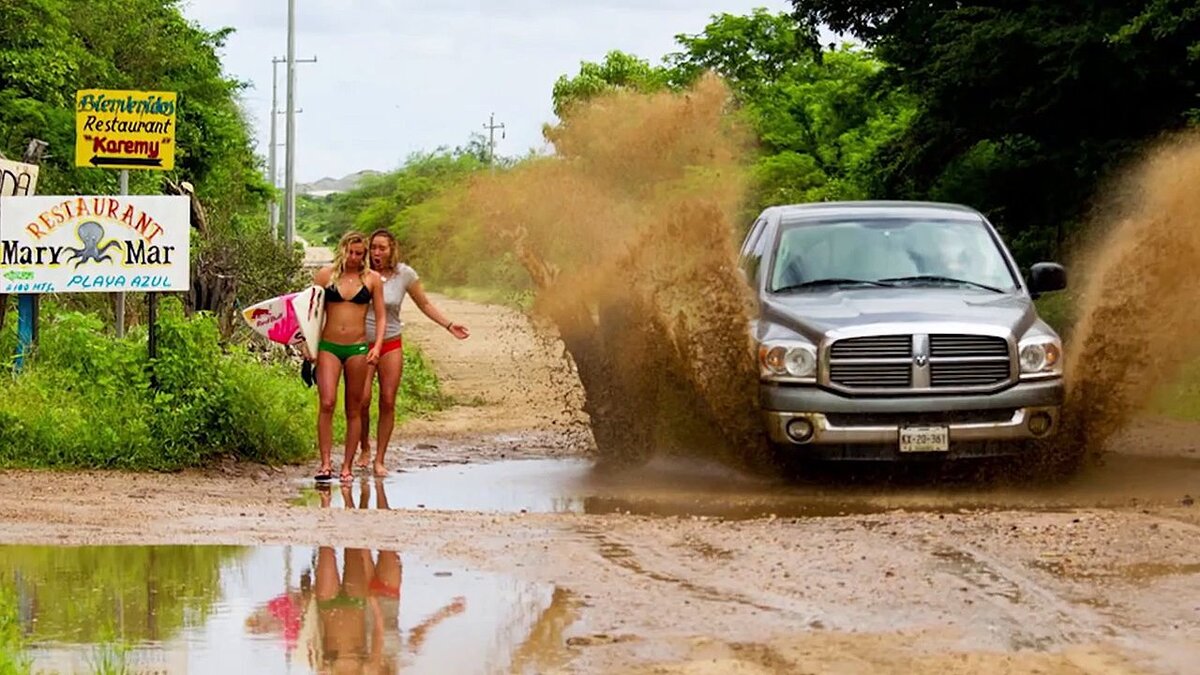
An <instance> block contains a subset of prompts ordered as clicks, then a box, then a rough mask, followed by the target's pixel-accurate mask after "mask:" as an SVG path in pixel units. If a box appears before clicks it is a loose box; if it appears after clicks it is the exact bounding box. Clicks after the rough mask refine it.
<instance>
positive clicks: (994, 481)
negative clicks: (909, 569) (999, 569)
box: [292, 455, 1200, 520]
mask: <svg viewBox="0 0 1200 675" xmlns="http://www.w3.org/2000/svg"><path fill="white" fill-rule="evenodd" d="M1000 468H1001V469H1003V468H1004V467H1000ZM1008 475H1009V472H1008V471H1005V470H997V471H995V472H993V473H992V475H991V476H988V475H986V474H984V475H982V476H981V475H980V474H979V473H976V472H969V473H965V474H961V475H959V476H957V477H949V478H947V477H946V474H945V473H943V472H916V473H911V474H907V475H903V476H901V475H897V474H896V473H895V472H888V471H875V472H872V473H871V474H865V475H864V474H858V473H854V474H852V473H849V472H847V471H845V470H836V469H828V470H826V471H825V472H823V473H821V474H817V475H812V476H809V477H808V478H807V479H806V480H804V481H796V480H780V479H765V478H762V477H760V476H756V475H749V474H744V473H739V472H737V471H734V470H732V469H730V468H728V467H725V466H722V465H720V464H716V463H713V462H709V463H702V462H700V461H698V460H693V459H679V458H660V459H656V460H652V461H650V462H649V463H647V464H646V465H643V466H640V467H638V468H636V469H608V468H603V467H597V465H596V464H595V462H593V461H591V460H587V459H582V458H564V459H513V460H501V461H492V462H472V463H470V464H457V463H452V464H443V465H441V466H436V467H427V468H412V469H408V470H404V471H399V472H396V473H394V474H393V475H391V476H389V477H387V478H381V479H365V478H364V479H362V480H359V481H357V482H355V483H352V484H348V485H341V486H337V487H332V488H329V487H320V488H314V487H312V486H311V484H310V483H309V482H308V481H299V482H298V483H297V485H298V486H297V490H296V496H295V498H294V499H293V502H292V503H293V504H296V505H304V506H312V507H317V506H320V507H323V508H329V507H332V508H342V509H375V508H384V509H397V510H431V511H470V512H480V513H509V514H512V513H548V514H554V513H558V514H593V515H606V514H617V515H639V516H655V517H684V518H704V519H710V518H711V519H723V520H751V519H756V518H828V517H840V516H851V515H868V514H878V513H890V512H898V513H928V514H947V513H955V514H964V513H973V512H983V511H1000V510H1020V511H1024V512H1059V513H1062V512H1069V511H1071V510H1073V509H1080V508H1128V507H1141V508H1151V507H1154V508H1164V507H1176V506H1186V505H1187V503H1188V502H1189V500H1191V501H1193V502H1194V499H1195V497H1194V496H1193V495H1194V494H1195V495H1196V496H1200V457H1195V458H1190V457H1178V456H1176V457H1171V456H1166V457H1163V456H1159V457H1129V456H1123V455H1114V456H1112V457H1110V458H1109V461H1107V462H1105V463H1104V464H1103V465H1100V466H1089V467H1087V468H1086V469H1084V470H1083V471H1082V472H1081V473H1080V474H1079V475H1078V476H1076V477H1075V478H1074V479H1073V480H1071V481H1069V482H1066V483H1063V484H1056V485H1054V486H1052V487H1045V486H1041V487H1039V486H1031V485H1028V484H1025V483H1020V482H1014V481H1011V480H1009V479H1008Z"/></svg>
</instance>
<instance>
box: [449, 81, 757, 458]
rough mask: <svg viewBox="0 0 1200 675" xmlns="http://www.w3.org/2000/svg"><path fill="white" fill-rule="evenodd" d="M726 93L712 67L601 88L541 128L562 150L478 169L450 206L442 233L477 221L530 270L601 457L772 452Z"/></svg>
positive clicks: (740, 178)
mask: <svg viewBox="0 0 1200 675" xmlns="http://www.w3.org/2000/svg"><path fill="white" fill-rule="evenodd" d="M729 102H730V99H729V92H728V90H727V89H726V88H725V87H724V86H723V85H722V84H721V83H720V82H718V81H717V80H715V79H711V78H705V79H703V80H701V81H700V82H699V83H698V84H697V85H696V86H695V87H694V88H693V89H691V90H689V91H688V92H684V93H659V94H647V95H641V94H634V93H631V92H617V93H614V94H611V95H606V96H599V97H597V98H596V99H594V100H591V101H589V102H588V103H586V104H583V105H580V106H577V107H575V108H572V110H571V111H570V112H569V114H566V115H565V116H564V121H563V122H562V124H560V125H558V126H556V127H554V128H552V129H549V130H548V131H547V136H548V139H549V140H550V141H551V142H552V143H553V144H554V147H555V155H554V156H553V157H547V158H543V159H539V160H536V161H527V162H523V163H522V164H521V166H519V167H517V168H516V169H514V170H512V171H508V172H504V173H500V174H495V175H489V176H486V177H481V178H479V179H478V180H477V181H475V183H474V184H472V185H471V186H470V189H469V190H468V191H467V193H466V194H465V195H461V199H460V201H459V203H458V204H457V208H453V209H447V211H446V213H447V218H448V219H449V223H448V224H447V225H446V226H445V229H446V231H447V232H454V231H457V229H458V228H459V227H460V226H461V223H462V222H464V221H474V222H478V223H482V227H484V228H486V231H488V232H489V233H490V234H491V235H492V236H491V237H489V238H488V241H489V244H490V245H494V244H495V242H503V243H504V244H506V245H507V247H508V252H509V253H511V255H513V256H514V257H515V259H516V260H518V261H519V262H520V264H521V265H522V266H523V267H524V268H525V270H526V271H527V272H528V274H529V276H530V278H531V280H532V281H533V283H534V285H535V286H536V287H537V301H536V305H535V310H536V312H537V314H538V315H539V316H540V317H544V318H548V319H549V320H550V322H552V323H553V325H554V328H555V329H556V331H557V334H558V335H559V336H560V337H561V338H562V341H563V343H564V344H565V345H566V348H567V351H568V352H569V354H570V360H571V364H570V367H569V369H570V370H572V371H573V372H574V373H576V374H577V377H578V380H579V382H580V383H581V384H582V387H583V390H584V392H585V401H584V405H583V407H584V412H585V413H587V415H588V416H589V417H590V423H591V430H592V435H593V437H594V439H595V444H596V447H597V449H598V451H599V452H600V454H601V456H602V457H604V458H606V459H609V460H613V461H619V460H623V459H630V458H633V459H640V458H641V456H642V455H643V454H644V451H645V449H647V448H655V449H657V450H660V451H666V452H670V451H675V450H682V451H686V452H687V453H688V454H693V455H703V456H721V457H724V458H726V459H728V460H735V462H742V461H744V462H749V463H756V462H761V461H763V460H764V459H765V456H764V453H763V450H764V448H763V444H762V437H761V431H760V430H759V429H758V425H757V417H756V416H755V411H756V406H757V366H756V365H755V363H754V359H753V356H752V345H751V343H750V337H749V333H748V332H747V330H746V326H747V322H748V320H749V314H748V307H749V304H750V303H749V298H748V297H747V293H746V287H745V284H744V282H743V281H742V280H741V278H740V277H739V276H738V273H737V267H736V264H735V263H736V255H735V240H737V238H738V231H739V225H740V224H741V215H740V214H739V209H740V207H741V206H742V198H743V194H744V186H745V176H744V165H745V162H744V161H743V157H744V153H745V150H746V143H747V140H748V136H747V135H746V134H745V133H744V130H742V129H739V128H738V125H737V124H736V123H735V122H734V121H733V120H732V119H731V118H730V117H729V116H728V115H727V114H726V113H727V111H728V105H729ZM491 253H492V254H493V255H494V254H495V252H494V251H492V252H491ZM481 254H482V253H481Z"/></svg>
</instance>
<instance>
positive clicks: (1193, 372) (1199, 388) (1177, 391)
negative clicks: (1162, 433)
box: [1152, 361, 1200, 422]
mask: <svg viewBox="0 0 1200 675" xmlns="http://www.w3.org/2000/svg"><path fill="white" fill-rule="evenodd" d="M1152 409H1153V410H1155V411H1157V412H1160V413H1162V414H1163V415H1166V416H1167V417H1171V418H1173V419H1177V420H1183V421H1186V422H1200V361H1197V362H1196V363H1193V364H1192V365H1190V366H1188V367H1187V368H1184V369H1183V370H1182V371H1180V373H1179V377H1178V378H1176V380H1175V381H1174V382H1173V383H1172V384H1171V385H1169V386H1166V387H1163V388H1162V389H1161V390H1160V391H1159V392H1158V393H1157V394H1156V395H1155V397H1154V403H1153V405H1152Z"/></svg>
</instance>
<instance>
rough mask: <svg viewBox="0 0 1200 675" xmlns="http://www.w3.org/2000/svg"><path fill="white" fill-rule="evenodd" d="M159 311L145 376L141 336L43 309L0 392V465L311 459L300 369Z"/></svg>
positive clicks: (173, 309)
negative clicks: (25, 361) (155, 346)
mask: <svg viewBox="0 0 1200 675" xmlns="http://www.w3.org/2000/svg"><path fill="white" fill-rule="evenodd" d="M162 305H163V306H162V312H161V315H160V317H159V323H158V327H159V333H158V334H159V354H158V358H157V359H156V361H155V363H154V367H153V368H152V369H151V368H150V367H149V365H148V358H147V351H146V333H145V328H144V327H141V326H139V327H136V328H135V329H133V330H131V331H129V333H128V334H127V336H126V337H125V338H124V339H116V338H114V337H111V336H109V335H106V333H105V330H104V329H105V327H104V325H103V323H102V321H101V320H100V319H99V318H98V317H96V316H94V315H90V314H83V313H79V312H70V311H57V312H56V311H54V308H53V307H52V306H48V307H47V308H46V310H47V311H45V313H44V314H43V325H42V330H41V339H40V345H39V349H38V352H37V353H36V354H35V355H34V357H33V358H32V359H31V362H30V363H29V365H28V367H27V368H26V370H25V372H24V373H22V374H21V375H20V376H18V377H16V378H14V379H13V380H11V381H10V382H7V383H5V384H3V385H0V464H2V465H6V466H41V467H87V468H126V469H154V470H172V469H179V468H183V467H189V466H199V465H202V464H204V463H206V462H207V461H210V460H211V459H212V458H214V457H215V456H219V455H222V454H234V455H236V456H238V457H241V458H244V459H252V460H256V461H262V462H268V463H284V462H296V461H300V460H304V459H307V458H309V457H311V456H312V454H313V450H314V446H315V436H316V428H315V424H314V423H313V420H314V419H315V415H316V395H315V392H313V391H311V390H308V389H306V388H305V386H304V384H303V383H302V382H301V380H300V378H299V377H298V375H297V373H296V370H295V369H294V368H284V367H282V366H279V365H270V364H263V363H259V362H257V361H256V360H255V359H254V358H253V357H252V356H251V355H250V354H249V353H248V352H246V351H245V350H242V349H229V350H223V349H222V347H221V344H220V341H219V339H218V338H219V336H218V331H217V325H216V321H215V319H214V318H213V317H211V316H210V315H207V314H198V315H195V316H193V317H191V318H187V317H185V316H184V314H183V309H182V305H181V303H180V302H179V301H178V300H177V299H174V298H168V299H166V300H165V301H164V302H163V303H162ZM12 333H13V331H12V330H9V331H7V332H6V333H5V335H4V336H3V340H0V348H3V349H5V350H7V352H6V353H12V349H13V348H14V347H15V336H14V335H13V334H12ZM154 384H157V386H153V385H154Z"/></svg>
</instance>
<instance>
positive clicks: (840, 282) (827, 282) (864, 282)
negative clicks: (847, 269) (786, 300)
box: [772, 278, 891, 293]
mask: <svg viewBox="0 0 1200 675" xmlns="http://www.w3.org/2000/svg"><path fill="white" fill-rule="evenodd" d="M821 286H882V287H885V288H887V287H890V286H891V284H888V283H884V281H882V280H881V281H871V280H870V279H842V278H833V279H813V280H812V281H805V282H803V283H799V284H791V285H789V286H784V287H783V288H776V289H775V290H774V291H772V292H773V293H786V292H788V291H799V290H803V289H805V288H819V287H821Z"/></svg>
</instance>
